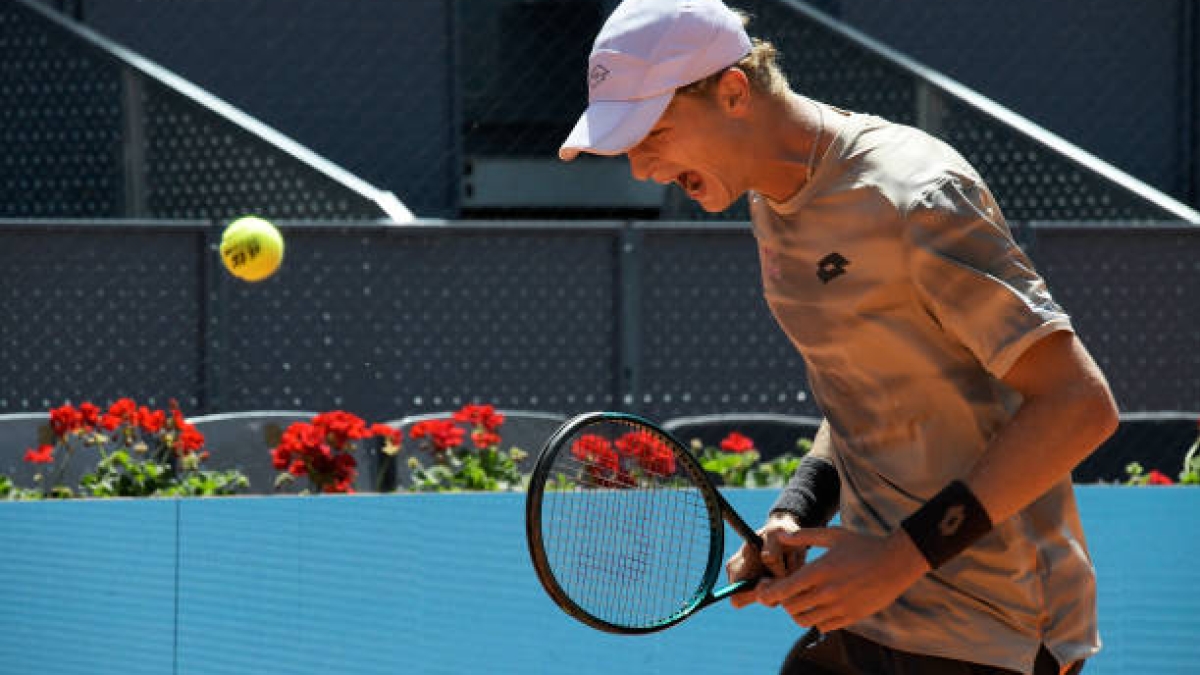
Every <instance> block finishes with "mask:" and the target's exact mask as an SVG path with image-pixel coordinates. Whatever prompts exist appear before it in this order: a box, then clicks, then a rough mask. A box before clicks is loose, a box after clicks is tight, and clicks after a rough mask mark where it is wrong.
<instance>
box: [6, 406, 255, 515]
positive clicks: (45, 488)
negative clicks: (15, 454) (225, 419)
mask: <svg viewBox="0 0 1200 675" xmlns="http://www.w3.org/2000/svg"><path fill="white" fill-rule="evenodd" d="M48 434H49V437H48V438H43V439H39V444H38V445H37V447H35V448H29V449H28V450H26V451H25V457H24V459H25V461H26V462H29V463H31V464H37V465H39V467H40V468H41V470H40V471H39V472H38V473H37V474H36V475H35V477H34V481H35V482H36V483H37V487H36V488H32V489H22V488H16V489H13V488H12V487H11V486H10V488H9V490H10V495H9V496H10V497H18V498H39V497H43V498H65V497H72V496H75V491H74V489H73V488H72V486H69V485H64V484H63V483H62V477H63V476H64V474H65V471H66V468H67V466H68V465H69V464H70V463H72V462H80V461H88V462H91V461H95V462H96V465H95V468H94V470H93V471H92V472H90V473H87V474H85V475H84V476H83V477H82V478H81V479H80V482H79V490H80V493H81V494H82V495H84V496H92V497H152V496H153V497H159V496H200V495H226V494H234V493H236V492H237V491H238V490H240V489H242V488H245V487H246V486H247V485H248V481H247V480H246V477H245V476H243V475H242V474H241V473H240V472H237V471H206V470H203V469H202V468H201V466H202V464H203V463H204V462H205V461H206V460H207V459H208V457H209V453H208V452H207V451H206V450H205V449H204V435H203V434H201V433H200V432H199V431H197V430H196V428H195V427H194V426H192V425H191V424H190V423H188V422H187V420H186V419H185V418H184V415H183V413H182V411H181V410H180V409H179V405H178V404H177V403H176V402H175V401H174V400H172V401H171V402H170V404H169V407H168V410H165V411H164V410H154V409H151V408H148V407H146V406H143V405H138V404H137V402H136V401H134V400H133V399H130V398H122V399H119V400H118V401H116V402H115V403H113V404H112V405H110V406H109V408H108V410H107V411H104V412H102V411H101V409H100V408H99V407H98V406H96V405H95V404H93V403H90V402H83V403H80V404H79V405H78V406H73V405H70V404H66V405H63V406H60V407H58V408H55V409H53V410H51V411H50V424H49V431H48Z"/></svg>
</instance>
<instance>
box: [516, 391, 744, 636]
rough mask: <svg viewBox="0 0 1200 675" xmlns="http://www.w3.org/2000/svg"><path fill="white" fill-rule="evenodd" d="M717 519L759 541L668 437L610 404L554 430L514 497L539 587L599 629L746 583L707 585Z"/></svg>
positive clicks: (635, 625) (658, 620) (668, 621)
mask: <svg viewBox="0 0 1200 675" xmlns="http://www.w3.org/2000/svg"><path fill="white" fill-rule="evenodd" d="M723 523H729V525H730V526H731V527H733V529H734V530H735V531H736V532H737V533H738V534H739V535H740V536H741V537H742V538H743V539H745V540H746V541H747V542H749V543H750V544H751V545H752V546H755V547H757V548H759V549H761V548H762V539H761V538H760V537H759V536H758V533H756V532H755V531H754V530H752V529H750V526H748V525H747V524H746V523H745V521H743V520H742V519H741V517H739V516H738V515H737V513H736V512H734V510H733V508H732V507H730V505H729V503H728V502H726V501H725V499H724V498H723V497H722V496H721V495H720V493H719V492H717V489H716V487H715V486H714V485H713V484H712V482H711V481H710V480H709V478H708V476H706V475H705V473H704V469H703V468H702V467H701V466H700V463H699V462H697V461H696V459H695V458H694V457H693V456H692V455H691V453H689V452H688V451H687V449H686V448H684V446H683V445H682V444H680V443H679V441H677V440H675V439H674V438H672V437H671V435H670V434H668V433H667V432H665V431H663V430H662V429H660V428H658V427H657V426H655V425H654V424H653V423H651V422H649V421H647V420H644V419H641V418H639V417H635V416H633V415H626V414H621V413H607V412H599V413H587V414H584V415H580V416H578V417H575V418H574V419H571V420H569V421H567V422H566V423H565V424H564V425H563V426H562V427H561V428H560V429H559V430H558V431H556V432H555V433H554V435H553V436H551V437H550V438H549V439H548V440H547V441H546V445H545V447H544V448H543V449H542V451H541V454H540V455H539V456H538V460H537V464H536V466H535V467H534V470H533V475H532V477H531V479H530V485H529V491H528V493H527V497H526V503H525V528H526V538H527V540H528V544H529V553H530V556H531V557H532V558H533V567H534V569H535V570H536V571H537V575H538V579H540V580H541V582H542V586H544V587H545V589H546V592H547V593H549V594H550V597H551V598H553V599H554V601H555V602H556V603H557V604H558V606H559V607H561V608H562V609H563V610H564V611H565V612H566V613H567V614H570V615H571V616H573V617H575V618H576V619H578V620H580V621H582V622H583V623H585V624H587V625H589V626H592V627H593V628H598V629H600V630H603V631H608V632H611V633H623V634H639V633H650V632H653V631H658V630H662V629H664V628H667V627H670V626H673V625H675V624H677V623H679V622H680V621H683V620H684V619H686V618H688V617H689V616H691V615H693V614H695V613H696V612H697V611H699V610H701V609H703V608H704V607H707V606H708V605H711V604H713V603H715V602H718V601H720V600H723V599H725V598H727V597H729V596H730V595H732V594H734V593H737V592H738V591H740V590H742V589H745V588H748V587H750V586H753V585H754V584H755V583H756V582H757V580H743V581H737V582H734V583H731V584H729V585H727V586H724V587H722V588H719V589H716V590H714V588H715V586H716V584H717V577H718V575H719V574H720V572H721V568H722V562H723V559H724V554H725V542H724V538H725V528H724V524H723Z"/></svg>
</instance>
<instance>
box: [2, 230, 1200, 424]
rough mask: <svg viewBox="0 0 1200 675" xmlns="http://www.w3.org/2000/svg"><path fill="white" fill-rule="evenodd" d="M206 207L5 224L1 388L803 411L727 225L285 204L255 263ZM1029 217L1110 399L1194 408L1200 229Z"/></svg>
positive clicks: (358, 404)
mask: <svg viewBox="0 0 1200 675" xmlns="http://www.w3.org/2000/svg"><path fill="white" fill-rule="evenodd" d="M216 227H217V226H213V225H209V224H206V223H202V222H180V223H144V224H138V223H109V224H106V225H102V224H98V223H75V224H70V225H49V224H45V223H41V224H37V225H30V224H25V225H22V224H19V223H12V222H10V223H8V224H7V225H4V226H3V229H2V231H0V238H2V241H3V242H4V246H2V247H0V289H3V290H2V291H0V293H2V294H3V298H4V302H3V303H0V364H4V365H3V372H2V373H0V381H3V383H4V385H3V390H2V391H0V412H25V411H30V412H36V411H40V410H46V409H48V408H49V407H52V406H56V405H59V404H61V403H62V402H64V401H75V402H78V401H80V400H84V399H92V400H99V401H108V400H111V399H114V398H116V397H118V396H134V397H136V398H139V399H145V400H147V401H148V402H151V403H156V404H158V405H163V404H165V402H166V400H167V399H169V398H176V399H178V400H179V401H180V402H181V403H182V404H184V406H185V407H186V408H188V409H189V410H191V411H194V412H196V413H200V412H224V411H236V410H254V409H291V410H323V409H331V408H344V409H348V410H354V411H357V412H358V413H359V414H362V415H365V416H367V417H370V418H372V419H395V418H400V417H403V416H405V415H410V414H416V413H422V412H429V411H440V410H446V409H449V408H456V407H458V406H459V405H461V404H463V403H466V402H470V401H472V400H475V401H487V402H491V403H494V404H495V405H498V406H502V407H506V408H512V409H527V410H547V411H552V412H560V413H572V412H581V411H584V410H591V409H597V408H611V407H619V408H622V409H629V410H635V411H641V412H644V413H646V414H649V415H652V416H653V417H655V418H666V417H673V416H679V415H694V414H702V413H711V412H739V411H742V412H746V411H758V412H786V413H793V414H815V413H816V408H815V407H814V406H813V402H812V401H811V399H810V397H809V395H808V392H807V384H806V380H805V372H804V368H803V362H802V360H801V359H800V357H799V355H798V354H796V353H795V351H794V349H793V348H792V347H791V345H790V344H789V343H788V342H787V340H786V338H785V337H784V336H783V333H782V331H780V330H779V329H778V327H776V326H775V325H774V322H773V319H772V318H771V316H770V314H769V312H768V310H767V308H766V304H765V301H764V300H763V298H762V291H761V284H760V281H759V279H758V262H757V259H756V253H755V247H754V245H753V237H752V235H751V234H750V233H749V231H748V230H747V229H746V228H745V226H741V225H726V226H720V227H708V228H704V229H700V228H696V227H694V226H691V227H681V226H674V225H670V224H655V223H648V222H647V223H637V224H632V223H630V224H626V223H595V224H591V225H582V224H581V225H578V226H573V227H548V226H544V225H539V224H536V223H525V224H521V223H507V224H495V225H491V226H487V227H484V226H480V225H478V224H470V223H460V224H444V225H413V226H404V227H400V226H366V225H357V226H353V225H351V226H335V225H304V224H296V225H292V226H287V227H285V228H284V231H285V236H286V241H287V251H286V254H285V261H284V266H283V268H282V270H281V271H280V272H279V273H278V274H277V275H275V276H273V277H271V278H270V279H268V280H266V281H264V282H261V283H257V284H248V283H244V282H240V281H237V280H235V279H234V278H233V277H231V276H230V275H229V274H228V273H226V272H225V271H224V270H223V269H221V268H220V263H219V260H218V256H217V252H216V249H215V238H216V236H217V234H218V231H217V230H216ZM1027 235H1028V238H1029V246H1030V247H1031V251H1032V252H1033V255H1034V259H1035V261H1037V262H1038V263H1039V265H1040V266H1041V267H1042V269H1043V271H1044V273H1045V275H1046V277H1047V279H1048V282H1049V283H1050V286H1051V289H1052V290H1053V292H1054V293H1055V294H1056V296H1057V297H1058V298H1059V299H1060V301H1061V302H1062V303H1063V304H1064V305H1065V306H1066V308H1067V309H1068V311H1070V313H1071V314H1072V316H1073V317H1074V320H1075V324H1076V326H1077V328H1078V330H1079V332H1080V334H1081V335H1082V336H1083V338H1084V340H1085V341H1086V342H1087V344H1088V345H1089V347H1090V348H1091V350H1092V351H1093V353H1094V354H1095V356H1096V358H1097V360H1098V361H1099V362H1100V364H1101V365H1102V366H1103V368H1104V370H1105V372H1106V374H1107V376H1108V377H1109V379H1110V381H1111V383H1112V386H1113V389H1114V391H1115V392H1116V394H1117V396H1118V399H1119V401H1120V403H1121V407H1122V409H1123V410H1125V411H1148V410H1196V409H1200V355H1198V354H1197V350H1196V349H1195V346H1196V344H1198V343H1200V286H1198V285H1197V284H1195V283H1193V280H1194V279H1195V278H1196V277H1197V274H1198V273H1200V268H1198V265H1200V263H1198V262H1197V258H1196V256H1195V251H1196V249H1197V246H1200V229H1196V228H1184V227H1174V228H1172V227H1161V228H1157V229H1147V228H1141V229H1138V230H1132V229H1130V230H1124V231H1116V230H1108V229H1105V230H1096V229H1085V228H1061V227H1052V226H1035V227H1033V228H1030V229H1029V231H1028V232H1027Z"/></svg>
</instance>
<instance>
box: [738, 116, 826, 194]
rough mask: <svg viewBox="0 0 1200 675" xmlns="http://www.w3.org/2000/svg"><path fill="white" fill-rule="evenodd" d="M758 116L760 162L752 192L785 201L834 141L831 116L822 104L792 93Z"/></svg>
mask: <svg viewBox="0 0 1200 675" xmlns="http://www.w3.org/2000/svg"><path fill="white" fill-rule="evenodd" d="M759 114H761V115H762V121H761V123H760V124H759V125H757V128H758V129H760V130H761V133H760V134H759V137H758V139H757V144H758V146H759V152H758V153H756V154H757V155H758V156H759V157H760V158H762V161H760V162H759V163H758V167H759V168H758V171H757V175H756V177H755V180H754V183H755V185H754V190H755V191H756V192H758V193H759V194H761V195H763V196H765V197H767V198H768V199H771V200H772V201H777V202H782V201H787V200H788V199H790V198H791V197H792V196H794V195H795V194H796V193H797V192H799V191H800V190H802V189H804V186H805V185H807V184H808V181H809V178H810V177H811V175H812V171H813V170H814V169H815V166H816V163H817V162H818V161H819V160H820V157H821V154H822V153H823V152H824V151H825V149H826V148H827V147H828V145H829V143H830V142H831V141H832V140H833V136H834V133H833V130H832V129H831V128H830V127H831V122H832V119H831V118H832V117H833V115H831V114H830V111H829V110H828V109H825V108H824V106H823V105H822V104H820V103H818V102H816V101H813V100H811V99H808V98H805V97H803V96H800V95H799V94H794V93H791V94H789V95H788V97H787V98H786V99H785V100H779V99H776V100H772V101H771V103H769V104H768V105H766V106H764V107H763V108H762V109H761V110H760V111H759Z"/></svg>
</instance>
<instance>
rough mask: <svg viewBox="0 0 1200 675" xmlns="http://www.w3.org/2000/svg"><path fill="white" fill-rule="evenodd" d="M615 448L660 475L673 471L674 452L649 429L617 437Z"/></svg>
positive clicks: (667, 474) (669, 473) (647, 469)
mask: <svg viewBox="0 0 1200 675" xmlns="http://www.w3.org/2000/svg"><path fill="white" fill-rule="evenodd" d="M616 446H617V450H618V451H619V452H620V453H621V455H623V456H625V457H633V458H635V459H636V460H637V463H638V465H639V466H641V467H642V468H643V469H645V470H646V471H649V472H650V473H653V474H658V475H660V476H669V475H671V474H673V473H675V452H674V451H673V450H672V449H671V446H670V445H669V444H668V443H667V441H665V440H663V439H662V437H660V436H658V435H657V434H654V433H651V432H649V431H645V430H643V431H631V432H629V433H627V434H625V435H623V436H621V437H620V438H618V439H617V443H616Z"/></svg>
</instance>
